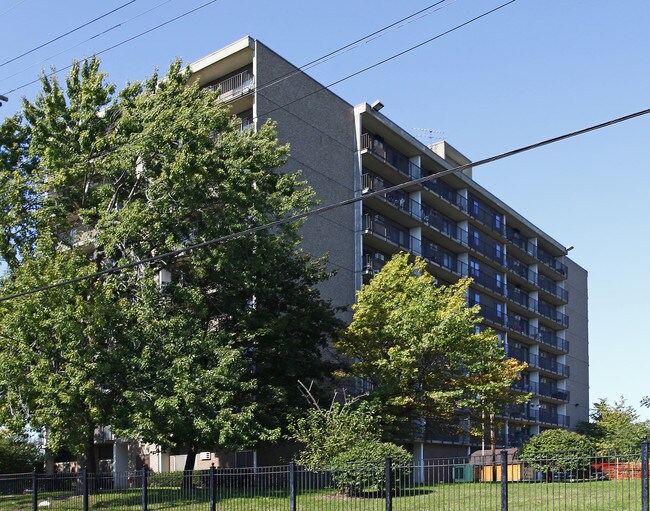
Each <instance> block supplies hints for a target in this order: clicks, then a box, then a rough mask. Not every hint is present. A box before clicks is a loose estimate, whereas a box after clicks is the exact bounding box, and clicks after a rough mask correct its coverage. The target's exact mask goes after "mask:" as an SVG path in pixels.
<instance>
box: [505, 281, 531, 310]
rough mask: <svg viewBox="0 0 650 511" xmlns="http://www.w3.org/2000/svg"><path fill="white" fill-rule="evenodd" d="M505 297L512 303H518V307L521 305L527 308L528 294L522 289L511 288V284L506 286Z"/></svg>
mask: <svg viewBox="0 0 650 511" xmlns="http://www.w3.org/2000/svg"><path fill="white" fill-rule="evenodd" d="M506 296H507V297H508V298H509V299H510V300H512V301H513V302H516V303H518V304H519V305H522V306H524V307H528V306H529V297H528V293H527V292H526V291H524V290H523V289H521V288H520V287H517V286H513V285H512V284H508V285H507V286H506Z"/></svg>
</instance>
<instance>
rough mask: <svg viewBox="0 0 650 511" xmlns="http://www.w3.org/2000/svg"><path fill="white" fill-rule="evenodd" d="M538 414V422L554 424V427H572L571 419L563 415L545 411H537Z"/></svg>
mask: <svg viewBox="0 0 650 511" xmlns="http://www.w3.org/2000/svg"><path fill="white" fill-rule="evenodd" d="M536 413H537V420H538V422H541V423H544V424H552V425H554V426H560V427H562V428H568V427H569V426H570V424H569V417H567V416H566V415H562V414H561V413H557V412H552V411H548V410H543V409H540V410H536Z"/></svg>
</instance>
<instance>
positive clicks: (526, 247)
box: [506, 227, 537, 257]
mask: <svg viewBox="0 0 650 511" xmlns="http://www.w3.org/2000/svg"><path fill="white" fill-rule="evenodd" d="M506 239H507V240H508V241H509V242H510V243H512V244H513V245H516V246H517V247H519V248H520V249H521V250H523V251H524V252H526V253H527V254H528V255H531V256H533V257H536V248H537V247H535V245H533V244H532V243H531V242H530V241H528V240H527V239H526V238H524V237H523V236H522V235H521V233H520V232H519V229H514V228H512V227H506Z"/></svg>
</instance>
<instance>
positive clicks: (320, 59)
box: [255, 0, 455, 91]
mask: <svg viewBox="0 0 650 511" xmlns="http://www.w3.org/2000/svg"><path fill="white" fill-rule="evenodd" d="M446 1H447V0H440V1H438V2H434V3H432V4H431V5H429V6H427V7H425V8H424V9H420V10H419V11H416V12H414V13H413V14H409V15H408V16H405V17H404V18H401V19H399V20H397V21H395V22H393V23H390V24H389V25H385V26H383V27H381V28H380V29H378V30H375V31H374V32H371V33H370V34H367V35H365V36H363V37H360V38H359V39H356V40H355V41H352V42H351V43H347V44H345V45H343V46H341V47H339V48H337V49H336V50H333V51H331V52H329V53H326V54H325V55H322V56H320V57H318V58H316V59H314V60H312V61H310V62H307V63H306V64H303V65H302V66H300V67H299V68H298V69H294V70H293V71H289V72H288V73H286V74H284V75H281V76H279V77H277V78H276V79H274V80H271V81H270V82H267V83H265V84H263V85H259V86H257V87H256V88H255V90H257V91H259V90H262V89H266V88H267V87H270V86H272V85H276V84H278V83H280V82H282V81H284V80H286V79H287V78H291V77H292V76H295V75H297V74H300V73H302V72H304V71H305V70H307V69H311V68H312V67H316V66H318V65H320V64H322V63H324V62H327V61H328V60H330V59H333V58H335V57H338V56H339V55H341V54H342V53H344V52H345V51H346V50H350V49H352V48H353V47H356V46H357V45H359V44H361V43H363V42H367V41H368V40H370V39H377V38H378V37H381V36H382V35H383V34H384V33H385V32H387V31H388V30H390V29H391V28H395V27H397V26H398V25H401V24H403V23H406V22H407V21H410V20H413V18H416V17H417V16H420V17H422V16H426V15H428V14H431V13H430V12H428V11H431V9H433V8H434V7H437V6H439V5H440V4H443V3H445V2H446ZM454 1H455V0H454ZM448 5H451V3H448V4H446V5H443V6H442V7H440V9H443V8H444V7H447V6H448ZM440 9H436V11H438V10H440ZM433 12H435V11H433Z"/></svg>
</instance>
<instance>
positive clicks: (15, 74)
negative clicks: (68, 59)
mask: <svg viewBox="0 0 650 511" xmlns="http://www.w3.org/2000/svg"><path fill="white" fill-rule="evenodd" d="M171 1H173V0H164V1H163V2H161V3H159V4H158V5H154V6H153V7H150V8H149V9H147V10H146V11H142V12H141V13H140V14H136V15H135V16H131V17H130V18H128V19H126V20H124V21H120V22H119V23H117V24H116V25H113V26H112V27H108V28H105V29H104V30H102V31H101V32H97V33H96V34H93V35H91V36H90V37H89V38H87V39H84V40H83V41H79V42H78V43H77V44H74V45H73V46H69V47H68V48H66V49H64V50H61V51H60V52H58V53H55V54H54V55H50V56H49V57H46V58H44V59H43V60H41V61H39V62H36V63H34V64H30V65H28V66H27V67H25V68H23V69H21V70H20V71H16V72H15V73H13V74H10V75H5V76H4V77H3V78H0V83H3V82H6V81H7V80H9V79H11V78H13V77H14V76H18V75H20V74H23V73H24V72H25V71H29V70H30V69H32V68H34V67H36V66H39V65H40V64H44V63H46V62H48V61H50V60H52V59H53V58H56V57H58V56H59V55H63V54H64V53H67V52H69V51H70V50H72V49H74V48H77V47H79V46H81V45H83V44H85V43H87V42H89V41H92V40H93V39H97V38H98V37H101V36H103V35H105V34H108V33H109V32H111V31H113V30H115V29H117V28H120V27H123V26H124V25H126V24H127V23H130V22H131V21H133V20H135V19H138V18H141V17H142V16H145V15H146V14H149V13H150V12H152V11H155V10H156V9H158V8H160V7H162V6H163V5H165V4H168V3H169V2H171Z"/></svg>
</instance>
